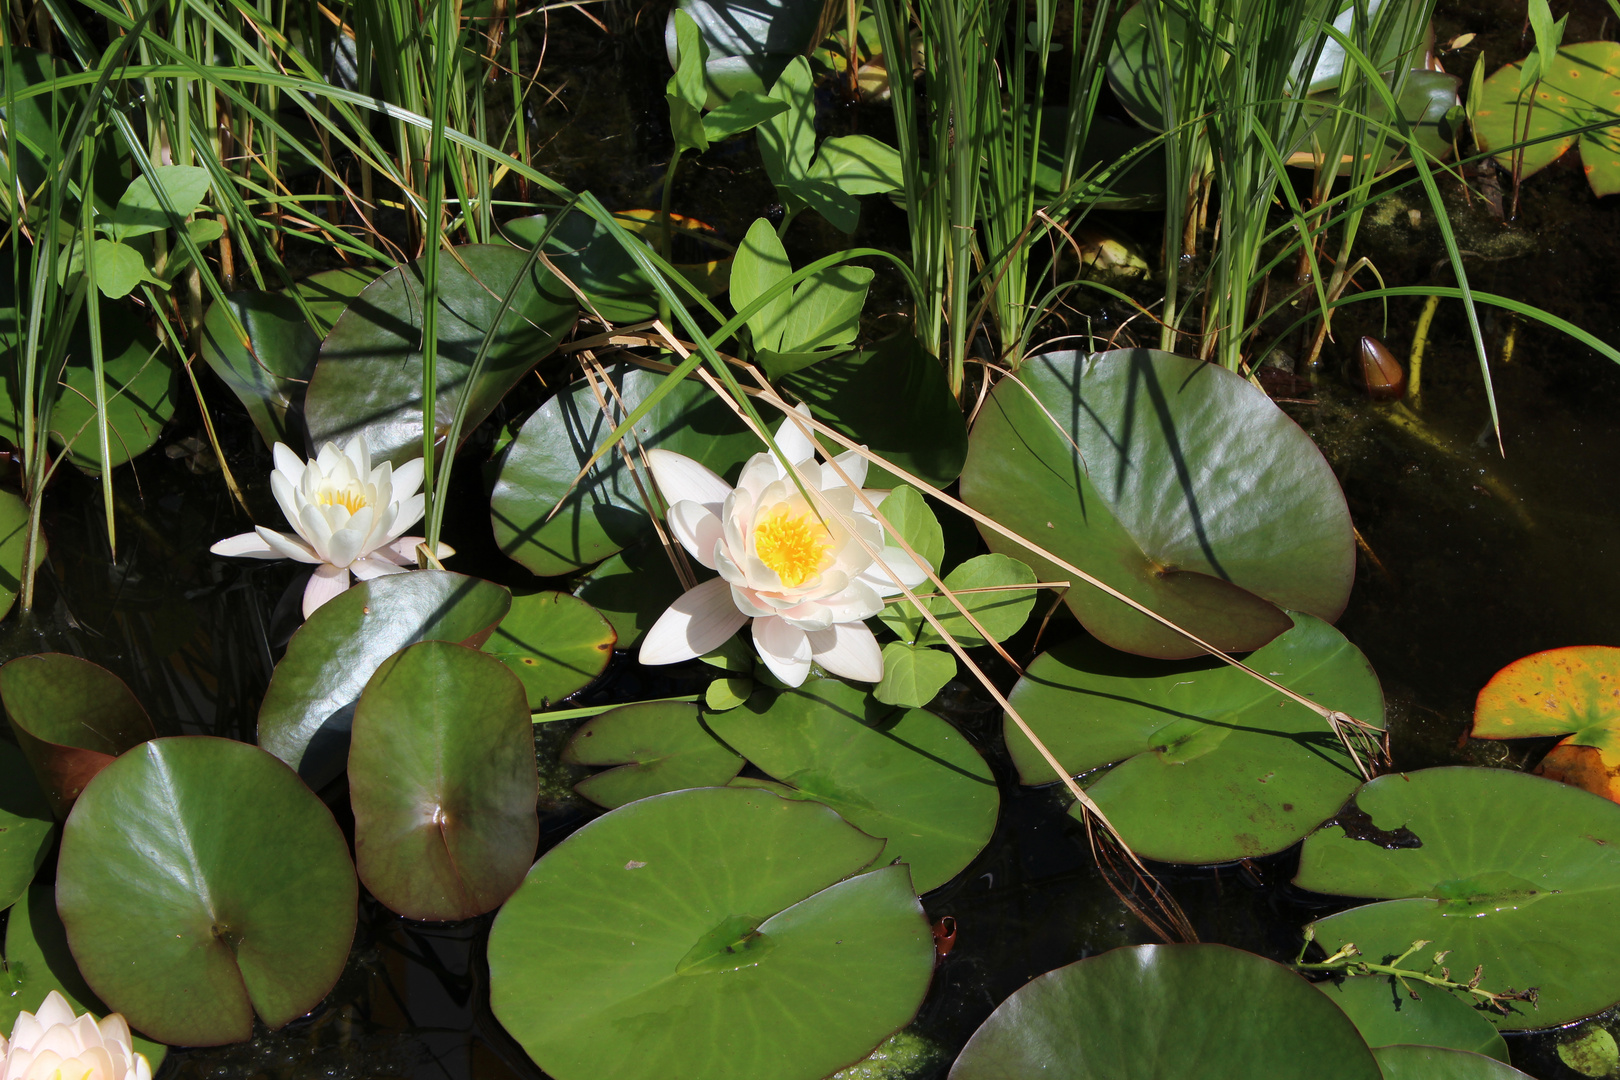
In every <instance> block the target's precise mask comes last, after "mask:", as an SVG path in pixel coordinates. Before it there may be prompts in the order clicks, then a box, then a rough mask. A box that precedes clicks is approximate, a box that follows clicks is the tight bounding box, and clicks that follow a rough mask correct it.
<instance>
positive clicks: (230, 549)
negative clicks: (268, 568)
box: [208, 532, 287, 559]
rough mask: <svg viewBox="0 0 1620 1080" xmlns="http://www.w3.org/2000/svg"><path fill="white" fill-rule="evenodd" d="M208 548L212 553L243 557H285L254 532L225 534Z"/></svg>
mask: <svg viewBox="0 0 1620 1080" xmlns="http://www.w3.org/2000/svg"><path fill="white" fill-rule="evenodd" d="M208 550H209V552H210V553H211V554H214V555H231V556H235V557H237V558H244V559H285V558H286V557H287V556H285V555H283V554H282V553H281V552H280V551H278V550H277V549H275V548H273V547H271V546H270V545H269V544H267V543H265V542H264V539H263V538H262V537H261V536H259V534H258V533H256V532H246V533H238V534H237V535H235V536H227V537H226V538H225V539H223V540H221V541H220V542H219V543H217V544H215V545H214V546H213V547H211V548H209V549H208Z"/></svg>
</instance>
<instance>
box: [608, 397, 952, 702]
mask: <svg viewBox="0 0 1620 1080" xmlns="http://www.w3.org/2000/svg"><path fill="white" fill-rule="evenodd" d="M801 408H802V407H801ZM776 444H777V446H779V447H780V448H781V450H782V452H783V454H784V455H786V456H787V458H788V460H790V461H792V462H793V464H794V466H795V467H796V468H797V470H798V472H799V474H800V476H801V477H802V478H803V483H804V486H805V489H806V490H807V491H808V490H809V489H811V488H814V489H815V490H817V491H819V492H821V495H822V499H821V501H820V503H819V505H818V504H812V503H811V502H810V501H808V500H806V498H805V495H804V493H801V492H800V490H799V488H798V486H797V485H796V484H795V483H794V481H793V477H792V476H791V475H790V474H789V473H788V472H787V470H786V469H784V468H783V467H782V464H781V462H780V461H778V460H777V458H776V457H774V456H773V455H771V454H768V453H763V454H755V455H754V456H753V457H752V458H750V459H749V460H748V463H747V464H746V465H744V466H743V471H742V475H741V476H740V477H738V478H737V487H736V488H735V489H733V488H732V487H731V485H729V484H727V483H726V482H725V481H724V480H722V479H721V478H720V477H719V476H717V475H715V474H714V473H713V472H711V471H710V470H709V469H707V468H705V467H704V466H702V465H700V464H699V463H698V462H696V461H693V460H692V459H691V458H689V457H685V456H683V455H681V454H676V453H673V452H671V451H668V450H649V451H648V452H647V460H648V462H649V464H650V465H651V466H652V472H653V478H654V479H655V480H657V481H658V488H659V490H660V491H662V492H663V494H664V499H665V501H667V502H668V503H669V514H668V519H669V527H670V531H672V532H673V533H674V534H675V536H676V538H677V539H679V540H680V542H681V544H682V546H684V547H685V548H686V550H687V551H689V552H691V553H692V557H693V558H695V559H697V561H698V562H700V563H702V564H703V565H704V566H706V567H708V568H710V569H711V570H718V571H719V572H720V576H719V577H717V578H714V579H713V580H711V581H706V582H704V583H703V584H701V585H698V586H697V587H696V588H693V589H691V590H689V591H688V592H686V594H685V595H683V596H682V597H681V598H680V599H678V600H676V601H675V602H674V603H673V604H671V605H670V606H669V608H668V610H666V611H665V612H664V614H663V615H662V616H661V617H660V618H659V620H658V621H657V622H656V623H655V624H653V627H652V629H651V630H649V631H647V636H646V637H645V638H643V639H642V642H641V654H640V655H641V662H642V663H643V664H674V663H678V662H680V661H682V660H690V659H691V658H693V657H695V656H702V655H703V654H704V653H708V652H712V651H713V650H714V649H716V648H718V647H719V646H720V645H721V644H722V643H723V642H724V641H725V640H726V639H727V638H728V637H730V636H731V635H732V634H734V633H736V632H737V630H738V629H740V628H741V627H742V625H743V624H744V623H746V622H748V621H749V620H750V619H752V620H753V623H754V625H753V635H754V647H755V648H756V649H757V650H758V651H759V655H760V658H761V659H763V660H764V661H765V664H766V666H768V667H769V668H770V669H771V671H772V673H774V674H775V675H776V677H777V678H778V679H781V680H782V681H783V682H784V683H787V684H788V685H789V686H798V685H800V684H802V683H803V682H804V680H805V676H806V675H808V674H809V672H810V664H811V661H814V662H816V663H818V664H820V665H821V666H822V667H823V668H825V669H826V670H827V671H829V672H831V673H832V674H834V675H842V676H844V677H845V678H849V679H854V680H857V681H860V682H877V681H878V680H879V679H881V678H882V677H883V653H882V651H881V650H880V649H879V648H878V644H877V640H876V639H875V638H874V637H873V636H872V631H871V630H870V629H868V628H867V627H866V624H865V620H866V619H869V618H871V617H872V616H874V615H876V614H877V613H878V612H879V611H881V610H883V605H884V601H885V599H886V598H887V597H890V596H893V595H895V594H896V593H898V592H899V591H900V586H899V585H898V584H896V581H897V580H898V581H903V582H904V583H905V584H906V585H907V586H908V587H910V586H915V585H918V584H921V583H922V581H924V580H925V579H926V577H927V573H926V572H925V571H924V570H923V568H922V567H920V566H918V565H917V564H916V563H915V562H913V561H912V559H911V557H910V556H908V555H907V554H906V553H905V552H904V551H902V550H901V549H900V548H899V547H896V546H892V545H887V544H886V543H885V540H884V535H883V526H882V525H880V524H879V523H878V521H877V519H876V518H875V517H873V516H872V513H871V512H870V511H869V510H867V508H866V507H865V506H864V505H863V504H862V503H861V502H860V500H858V499H857V498H856V497H855V492H854V490H852V489H851V488H850V487H849V486H848V485H846V484H845V483H844V481H843V480H842V479H841V478H840V477H839V475H838V472H837V471H836V470H835V469H834V468H833V467H832V465H831V464H826V465H818V464H817V463H816V461H815V448H814V447H813V446H811V444H810V441H809V439H807V438H806V437H805V436H804V435H803V433H801V432H800V431H799V429H798V428H797V427H796V426H795V425H793V424H792V423H790V422H784V423H783V424H782V426H781V428H779V429H778V430H777V432H776ZM836 461H837V463H838V466H839V468H841V469H842V470H843V472H844V473H845V475H847V476H848V477H849V479H850V480H851V481H852V482H853V483H855V484H856V485H859V484H861V483H862V482H864V481H865V479H866V459H865V458H863V457H861V456H860V455H859V454H857V453H855V452H853V451H851V452H849V453H846V454H843V455H840V456H839V457H838V458H837V459H836ZM887 494H888V493H887V492H883V491H868V492H866V495H867V498H868V499H869V500H870V501H871V502H872V503H873V504H874V505H876V504H877V503H879V502H881V501H882V499H883V497H884V496H886V495H887ZM862 541H864V542H865V546H864V547H863V545H862ZM868 549H870V551H871V552H875V553H877V555H878V559H877V560H874V559H873V557H872V555H871V554H869V551H868Z"/></svg>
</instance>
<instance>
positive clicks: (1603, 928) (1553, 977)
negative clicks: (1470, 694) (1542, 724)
mask: <svg viewBox="0 0 1620 1080" xmlns="http://www.w3.org/2000/svg"><path fill="white" fill-rule="evenodd" d="M1482 807H1495V808H1502V812H1504V813H1507V814H1509V815H1510V817H1511V821H1510V823H1508V824H1504V823H1503V821H1502V820H1501V819H1500V818H1498V817H1497V816H1496V815H1495V814H1494V813H1481V808H1482ZM1347 811H1348V812H1342V813H1341V814H1340V815H1339V817H1338V818H1337V819H1336V820H1335V821H1334V822H1332V823H1330V824H1328V825H1325V826H1323V827H1322V828H1321V829H1318V830H1317V831H1316V832H1315V833H1313V834H1312V835H1311V836H1310V837H1308V838H1307V839H1306V841H1305V846H1304V850H1303V851H1302V853H1301V855H1300V865H1299V874H1298V876H1296V877H1295V879H1294V882H1295V884H1297V885H1299V886H1300V887H1301V888H1306V889H1312V890H1314V891H1316V892H1323V893H1334V894H1337V895H1341V896H1362V897H1371V898H1376V899H1379V900H1382V901H1383V902H1382V903H1375V904H1367V905H1365V906H1362V907H1358V908H1352V909H1351V910H1349V911H1346V912H1343V913H1341V914H1338V915H1333V916H1329V917H1328V918H1326V919H1321V920H1319V921H1317V922H1316V923H1315V924H1314V926H1315V930H1316V940H1317V941H1318V942H1319V943H1320V944H1321V945H1322V947H1323V948H1325V949H1327V950H1329V951H1330V952H1331V951H1333V950H1335V949H1337V948H1338V947H1339V946H1341V945H1343V944H1345V943H1347V942H1354V943H1355V945H1356V946H1357V947H1358V948H1359V949H1360V950H1361V952H1362V954H1363V955H1365V956H1369V957H1372V958H1373V959H1375V960H1376V959H1378V958H1380V957H1382V956H1384V955H1398V954H1400V953H1402V952H1405V951H1406V950H1407V949H1408V948H1409V947H1410V946H1411V944H1412V942H1414V941H1418V940H1427V941H1430V942H1432V943H1433V944H1432V945H1430V946H1425V950H1426V951H1428V950H1433V951H1438V950H1450V952H1449V955H1448V956H1447V957H1446V960H1445V963H1446V966H1447V967H1449V968H1450V969H1451V970H1452V971H1453V972H1455V973H1467V972H1472V971H1473V970H1474V968H1475V967H1476V966H1482V968H1483V975H1482V981H1481V983H1480V985H1481V986H1483V987H1484V988H1485V989H1487V990H1492V991H1495V992H1498V993H1503V992H1506V991H1508V990H1510V989H1511V990H1518V991H1523V990H1527V989H1529V988H1531V987H1535V988H1536V990H1537V993H1538V997H1537V1000H1536V1004H1535V1006H1534V1007H1532V1006H1530V1005H1528V1004H1525V1003H1515V1004H1516V1005H1517V1008H1516V1009H1515V1011H1514V1012H1512V1013H1511V1014H1509V1015H1507V1016H1498V1015H1494V1014H1486V1015H1489V1016H1490V1017H1491V1019H1492V1021H1493V1022H1494V1023H1495V1024H1496V1025H1497V1026H1498V1027H1500V1028H1502V1029H1504V1030H1510V1031H1512V1030H1519V1029H1522V1028H1542V1027H1553V1026H1556V1025H1558V1024H1565V1023H1568V1022H1569V1021H1571V1020H1577V1019H1579V1018H1580V1017H1583V1016H1589V1015H1591V1014H1592V1013H1594V1012H1597V1011H1598V1010H1599V1009H1602V1008H1605V1007H1606V1006H1608V1005H1611V1004H1613V1003H1614V1002H1615V1001H1617V1000H1620V924H1617V923H1616V921H1615V920H1614V918H1613V917H1612V915H1613V912H1614V909H1615V904H1616V903H1617V902H1620V806H1616V805H1615V804H1614V803H1611V802H1609V801H1607V800H1605V799H1600V798H1598V797H1597V796H1595V795H1591V794H1588V793H1587V792H1584V791H1580V790H1578V789H1576V788H1572V787H1567V786H1565V785H1563V784H1557V783H1553V782H1552V781H1550V780H1543V779H1541V778H1539V777H1535V776H1528V775H1526V774H1524V773H1518V772H1509V771H1506V770H1501V769H1477V768H1443V769H1424V770H1422V771H1419V772H1413V773H1397V774H1391V775H1388V776H1381V777H1379V778H1378V779H1376V780H1374V781H1372V782H1371V783H1370V784H1368V785H1366V786H1365V787H1363V788H1362V789H1361V790H1360V791H1359V792H1358V793H1357V794H1356V798H1355V803H1354V806H1352V807H1349V808H1347Z"/></svg>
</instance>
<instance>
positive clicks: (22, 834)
mask: <svg viewBox="0 0 1620 1080" xmlns="http://www.w3.org/2000/svg"><path fill="white" fill-rule="evenodd" d="M727 779H730V778H729V777H727ZM55 830H56V822H55V821H54V820H53V819H52V818H51V804H50V803H49V802H47V801H46V799H45V793H44V792H42V791H41V790H40V789H39V784H38V783H36V782H35V780H34V774H33V772H32V771H30V769H29V766H28V759H27V758H26V757H24V756H23V752H22V751H21V750H19V749H18V748H17V747H15V746H13V745H11V744H10V743H9V742H5V741H4V740H0V911H4V910H5V909H6V908H8V907H10V906H11V905H12V904H14V903H16V902H17V901H18V900H19V899H20V898H21V897H22V895H23V894H24V893H26V892H27V891H28V883H29V882H30V881H32V880H34V871H36V870H38V869H39V867H40V864H41V863H43V862H44V861H45V856H46V855H47V854H49V852H50V850H51V836H52V834H53V833H54V832H55ZM4 1030H7V1031H9V1030H11V1029H10V1027H9V1025H8V1026H6V1027H5V1028H4Z"/></svg>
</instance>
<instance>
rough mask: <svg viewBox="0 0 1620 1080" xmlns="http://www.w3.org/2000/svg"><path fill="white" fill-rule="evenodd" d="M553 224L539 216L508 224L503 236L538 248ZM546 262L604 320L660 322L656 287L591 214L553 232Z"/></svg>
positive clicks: (568, 216) (574, 214) (575, 214)
mask: <svg viewBox="0 0 1620 1080" xmlns="http://www.w3.org/2000/svg"><path fill="white" fill-rule="evenodd" d="M550 223H551V219H550V218H549V217H547V215H545V214H534V215H532V216H530V217H521V218H514V219H513V220H511V221H507V222H503V223H502V224H501V231H502V232H503V233H504V234H505V236H506V238H507V239H508V240H510V241H511V242H512V243H514V244H516V245H518V246H519V247H525V246H526V247H529V248H532V247H534V245H536V244H538V243H539V242H540V238H541V237H542V236H544V235H545V232H546V228H547V226H548V225H550ZM626 227H629V223H628V222H626ZM546 257H547V258H549V259H550V260H551V264H552V265H553V266H555V267H556V268H557V272H558V273H560V274H562V275H563V276H564V277H566V278H567V279H568V280H569V281H572V282H573V283H574V284H575V285H576V286H577V287H578V288H579V290H580V291H581V292H583V293H584V294H585V296H586V297H587V298H588V299H589V300H590V301H591V303H592V304H593V305H595V307H596V310H597V311H599V312H601V314H602V316H603V317H604V318H606V319H608V320H610V321H612V322H616V323H630V322H642V321H644V320H647V319H651V318H655V317H656V316H657V314H658V293H657V291H656V290H655V289H654V288H653V286H652V283H651V282H649V281H648V280H647V278H646V275H644V274H643V273H642V271H641V267H639V266H637V265H636V261H635V260H634V259H633V258H631V257H630V253H629V252H627V251H626V250H625V249H624V246H623V245H622V244H620V243H619V241H618V240H617V239H615V238H614V236H613V234H612V233H610V232H609V231H608V229H607V226H605V225H603V224H602V223H601V222H599V221H597V220H596V219H595V218H593V217H591V216H590V215H589V214H586V213H584V212H583V211H580V210H570V211H568V212H567V213H565V214H564V215H563V216H562V217H561V218H560V219H559V220H558V221H557V224H556V227H555V228H553V229H552V230H551V238H550V240H548V241H547V242H546Z"/></svg>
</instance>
